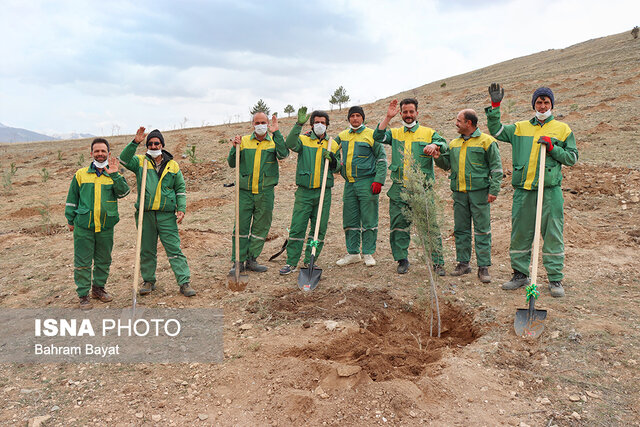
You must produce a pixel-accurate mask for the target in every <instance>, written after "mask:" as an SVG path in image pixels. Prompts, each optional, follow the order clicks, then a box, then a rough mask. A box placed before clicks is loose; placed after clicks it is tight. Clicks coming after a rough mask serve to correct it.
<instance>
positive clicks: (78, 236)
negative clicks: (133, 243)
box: [73, 225, 113, 297]
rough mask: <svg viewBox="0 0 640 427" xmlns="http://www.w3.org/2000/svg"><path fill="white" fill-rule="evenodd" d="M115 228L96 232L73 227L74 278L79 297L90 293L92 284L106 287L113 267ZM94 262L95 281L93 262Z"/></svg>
mask: <svg viewBox="0 0 640 427" xmlns="http://www.w3.org/2000/svg"><path fill="white" fill-rule="evenodd" d="M111 249H113V228H112V229H110V230H102V231H101V232H99V233H95V232H94V231H93V230H90V229H86V228H83V227H78V226H77V225H76V226H75V227H73V267H74V269H73V280H74V281H75V282H76V292H77V293H78V296H79V297H83V296H86V295H88V294H89V290H90V289H91V285H92V284H93V286H96V287H98V288H104V285H105V284H106V283H107V278H108V277H109V267H111ZM92 262H93V283H92V281H91V277H92V274H91V263H92Z"/></svg>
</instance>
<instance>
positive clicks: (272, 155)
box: [227, 113, 289, 274]
mask: <svg viewBox="0 0 640 427" xmlns="http://www.w3.org/2000/svg"><path fill="white" fill-rule="evenodd" d="M252 123H253V128H254V131H253V132H252V133H251V134H250V135H245V136H242V137H241V136H240V135H236V137H235V138H234V139H233V146H232V147H231V150H230V151H229V156H228V158H227V161H228V163H229V166H231V167H232V168H235V167H236V155H237V152H238V151H237V150H238V147H239V150H240V183H239V185H240V198H239V201H240V219H239V221H240V225H239V226H240V229H239V233H240V260H239V261H240V270H241V271H244V270H245V268H246V269H247V270H251V271H257V272H264V271H267V267H266V266H264V265H260V264H258V261H256V258H258V255H260V253H261V252H262V248H263V247H264V242H265V240H266V238H267V234H269V229H270V228H271V219H272V218H273V200H274V191H273V190H274V187H275V186H276V185H277V184H278V178H279V168H278V160H282V159H284V158H285V157H287V156H288V155H289V150H288V149H287V147H286V146H285V144H284V137H283V136H282V134H281V133H280V131H279V130H278V116H277V115H275V114H274V115H273V117H272V118H271V125H269V118H268V117H267V115H266V114H265V113H255V114H254V115H253V120H252ZM267 131H269V132H271V134H272V135H273V137H271V136H269V133H268V132H267ZM237 226H238V224H236V225H235V226H234V229H233V233H234V235H235V227H237ZM231 240H232V241H233V243H232V248H231V260H232V261H233V262H234V263H235V260H236V259H235V257H236V240H235V239H231ZM245 261H246V265H245ZM234 273H235V264H234V267H233V268H232V269H231V272H230V274H234Z"/></svg>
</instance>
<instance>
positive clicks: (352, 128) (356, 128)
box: [349, 125, 362, 130]
mask: <svg viewBox="0 0 640 427" xmlns="http://www.w3.org/2000/svg"><path fill="white" fill-rule="evenodd" d="M349 127H350V128H351V130H358V129H360V128H361V127H362V125H360V126H358V127H355V126H353V125H349Z"/></svg>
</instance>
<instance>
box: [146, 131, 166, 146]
mask: <svg viewBox="0 0 640 427" xmlns="http://www.w3.org/2000/svg"><path fill="white" fill-rule="evenodd" d="M151 138H158V139H159V140H160V143H161V144H162V146H163V147H164V137H163V136H162V134H161V133H160V131H159V130H158V129H154V130H152V131H151V132H149V135H147V147H148V146H149V140H150V139H151Z"/></svg>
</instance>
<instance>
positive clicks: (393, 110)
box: [387, 99, 400, 119]
mask: <svg viewBox="0 0 640 427" xmlns="http://www.w3.org/2000/svg"><path fill="white" fill-rule="evenodd" d="M399 112H400V107H399V106H398V100H397V99H394V100H393V101H391V102H390V103H389V108H388V109H387V117H388V118H390V119H391V118H392V117H394V116H395V115H396V114H398V113H399Z"/></svg>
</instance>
